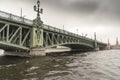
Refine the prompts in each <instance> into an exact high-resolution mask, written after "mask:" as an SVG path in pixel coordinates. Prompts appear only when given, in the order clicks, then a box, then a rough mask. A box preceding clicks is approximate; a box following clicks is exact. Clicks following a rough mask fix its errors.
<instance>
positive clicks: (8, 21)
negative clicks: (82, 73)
mask: <svg viewBox="0 0 120 80" xmlns="http://www.w3.org/2000/svg"><path fill="white" fill-rule="evenodd" d="M38 1H39V0H38ZM38 5H39V3H38ZM34 8H35V7H34ZM36 11H37V10H36ZM40 11H41V13H42V9H41V10H40ZM56 46H66V47H69V48H71V49H79V50H81V51H89V50H96V49H98V48H99V49H100V50H101V49H105V48H106V46H107V44H105V43H102V42H99V41H97V40H96V35H95V39H94V40H93V39H90V38H87V37H83V36H81V35H78V34H74V33H71V32H69V31H66V30H62V29H58V28H55V27H52V26H49V25H46V24H43V22H42V20H41V18H40V12H39V11H38V14H37V18H36V19H35V20H33V21H32V20H29V19H25V18H23V17H19V16H16V15H13V14H10V13H6V12H3V11H0V49H4V50H5V51H12V52H25V53H29V54H30V55H36V56H38V55H45V52H44V51H45V49H48V48H52V47H56Z"/></svg>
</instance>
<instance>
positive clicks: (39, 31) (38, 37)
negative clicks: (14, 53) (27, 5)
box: [30, 0, 45, 56]
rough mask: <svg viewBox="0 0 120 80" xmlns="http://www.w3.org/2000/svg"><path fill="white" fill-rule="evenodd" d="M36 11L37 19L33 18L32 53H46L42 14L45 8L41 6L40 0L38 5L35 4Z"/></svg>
mask: <svg viewBox="0 0 120 80" xmlns="http://www.w3.org/2000/svg"><path fill="white" fill-rule="evenodd" d="M34 11H36V12H37V17H36V19H34V20H33V27H32V31H31V38H30V41H31V42H30V48H31V51H30V55H35V56H36V55H45V52H44V51H45V50H43V48H42V47H43V21H42V20H41V17H40V14H42V13H43V9H42V8H40V1H39V0H38V1H37V5H35V6H34Z"/></svg>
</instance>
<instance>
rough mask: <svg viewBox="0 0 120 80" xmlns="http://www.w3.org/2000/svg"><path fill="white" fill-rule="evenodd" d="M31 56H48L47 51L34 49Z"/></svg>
mask: <svg viewBox="0 0 120 80" xmlns="http://www.w3.org/2000/svg"><path fill="white" fill-rule="evenodd" d="M30 56H46V53H45V49H32V50H30Z"/></svg>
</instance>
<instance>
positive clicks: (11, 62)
mask: <svg viewBox="0 0 120 80" xmlns="http://www.w3.org/2000/svg"><path fill="white" fill-rule="evenodd" d="M0 80H120V50H108V51H107V50H105V51H96V52H84V53H75V52H74V54H70V53H68V54H61V55H52V56H46V57H35V58H20V57H10V56H1V57H0Z"/></svg>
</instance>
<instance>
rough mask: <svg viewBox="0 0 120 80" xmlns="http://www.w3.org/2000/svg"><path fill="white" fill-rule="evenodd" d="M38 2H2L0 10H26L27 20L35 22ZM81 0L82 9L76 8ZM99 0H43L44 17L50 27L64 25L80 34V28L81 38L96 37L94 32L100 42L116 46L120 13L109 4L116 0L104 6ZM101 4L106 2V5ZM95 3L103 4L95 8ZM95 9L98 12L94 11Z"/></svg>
mask: <svg viewBox="0 0 120 80" xmlns="http://www.w3.org/2000/svg"><path fill="white" fill-rule="evenodd" d="M36 1H37V0H0V10H2V11H5V12H8V13H12V14H15V15H18V16H20V10H21V8H22V10H23V15H25V17H26V18H28V19H34V18H36V12H34V11H33V6H34V4H36ZM77 1H79V3H78V6H76V5H75V6H74V5H73V4H75V2H77ZM84 1H86V2H84ZM90 1H91V2H90ZM98 1H99V0H61V1H59V0H41V5H42V8H43V9H44V14H43V15H41V17H42V20H43V21H44V23H45V24H47V25H51V26H54V27H57V28H61V29H62V28H63V25H64V26H65V30H68V31H70V32H74V33H76V29H78V33H79V34H80V35H81V34H82V33H84V34H87V35H88V37H90V38H93V36H94V32H96V33H97V39H98V40H99V41H103V42H107V40H108V39H110V42H111V44H115V42H116V37H118V38H119V37H120V35H119V34H120V27H119V26H120V23H119V19H118V18H117V17H119V15H118V14H117V13H119V12H116V13H114V12H115V9H116V6H115V5H111V3H110V2H109V1H113V0H106V2H104V4H103V3H102V1H103V0H101V2H98ZM107 1H108V2H107ZM114 1H116V0H114ZM94 2H95V3H94ZM81 3H83V4H81ZM100 3H102V5H101V4H100ZM94 4H100V5H99V6H97V5H95V6H91V5H94ZM114 4H116V3H114ZM69 5H71V6H69ZM89 7H91V8H89ZM108 7H109V8H108ZM114 7H115V8H114ZM94 8H95V10H94V11H92V10H93V9H94ZM112 11H113V12H112ZM116 15H117V17H116Z"/></svg>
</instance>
